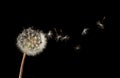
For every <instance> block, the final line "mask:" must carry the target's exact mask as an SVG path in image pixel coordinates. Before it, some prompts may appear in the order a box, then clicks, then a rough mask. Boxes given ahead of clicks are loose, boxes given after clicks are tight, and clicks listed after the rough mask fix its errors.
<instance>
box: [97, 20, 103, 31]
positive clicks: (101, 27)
mask: <svg viewBox="0 0 120 78" xmlns="http://www.w3.org/2000/svg"><path fill="white" fill-rule="evenodd" d="M96 24H97V25H98V28H100V29H104V25H103V24H102V23H101V22H100V21H97V23H96Z"/></svg>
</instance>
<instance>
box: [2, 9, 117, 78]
mask: <svg viewBox="0 0 120 78" xmlns="http://www.w3.org/2000/svg"><path fill="white" fill-rule="evenodd" d="M104 16H105V17H106V19H105V20H104V25H105V29H99V28H98V27H97V25H96V22H97V21H98V20H102V19H103V17H104ZM3 20H5V22H3V23H4V24H3V27H2V28H1V30H3V31H2V33H1V34H2V37H1V38H2V39H3V40H4V41H5V43H4V44H3V47H4V48H2V51H4V53H3V55H1V57H2V56H4V58H2V59H4V61H3V63H2V64H3V65H4V66H5V68H4V70H6V71H5V73H11V74H10V75H13V76H15V78H17V77H18V75H19V68H20V63H21V60H22V52H20V50H19V49H18V48H17V46H16V38H17V36H18V34H19V33H21V32H22V30H23V29H25V28H28V27H31V26H32V27H33V28H35V29H40V30H43V31H44V32H48V31H49V30H53V28H57V29H62V30H63V31H64V32H65V33H66V34H68V35H69V36H70V40H68V41H67V42H56V41H55V40H54V39H53V40H49V41H48V44H47V47H46V49H45V50H44V51H43V53H41V54H40V55H37V56H35V57H31V56H27V57H26V60H25V66H24V72H23V78H42V77H60V76H61V77H64V76H70V77H71V76H79V75H80V72H81V71H82V72H90V73H91V72H92V73H94V74H98V75H104V74H106V72H107V73H108V72H111V71H112V70H113V69H114V64H115V52H116V51H115V49H114V48H113V47H114V46H115V34H114V27H113V16H106V15H85V14H84V15H83V14H79V13H69V12H67V13H64V12H62V13H59V14H56V12H55V13H30V12H27V13H24V11H22V12H20V13H19V11H18V12H17V13H14V14H11V15H7V17H5V18H4V19H3ZM85 27H87V28H90V30H89V32H88V34H87V35H86V36H81V32H82V30H83V29H84V28H85ZM1 42H2V41H1ZM2 43H3V42H2ZM78 44H80V45H81V49H80V50H78V51H76V50H74V47H75V46H76V45H78ZM94 74H91V75H94ZM10 75H9V77H13V76H10Z"/></svg>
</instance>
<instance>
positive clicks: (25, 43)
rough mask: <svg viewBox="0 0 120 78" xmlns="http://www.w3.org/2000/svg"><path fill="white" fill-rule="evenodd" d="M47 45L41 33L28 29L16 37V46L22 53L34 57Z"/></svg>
mask: <svg viewBox="0 0 120 78" xmlns="http://www.w3.org/2000/svg"><path fill="white" fill-rule="evenodd" d="M46 44H47V38H46V37H45V34H44V33H43V32H41V31H36V30H33V29H32V28H28V29H25V30H23V32H22V33H21V34H20V35H19V36H18V37H17V46H18V48H20V50H21V51H22V52H23V53H26V54H27V55H29V56H34V55H37V54H39V53H41V52H42V51H43V50H44V49H45V47H46Z"/></svg>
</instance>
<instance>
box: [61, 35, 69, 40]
mask: <svg viewBox="0 0 120 78" xmlns="http://www.w3.org/2000/svg"><path fill="white" fill-rule="evenodd" d="M69 38H70V37H69V36H68V35H65V36H64V37H62V38H61V41H64V40H65V41H66V40H69Z"/></svg>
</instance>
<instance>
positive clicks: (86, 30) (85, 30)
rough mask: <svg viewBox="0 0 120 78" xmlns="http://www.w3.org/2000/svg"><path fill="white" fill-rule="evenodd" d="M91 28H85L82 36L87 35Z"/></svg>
mask: <svg viewBox="0 0 120 78" xmlns="http://www.w3.org/2000/svg"><path fill="white" fill-rule="evenodd" d="M88 30H89V28H84V29H83V31H82V33H81V35H86V34H87V33H88Z"/></svg>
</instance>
